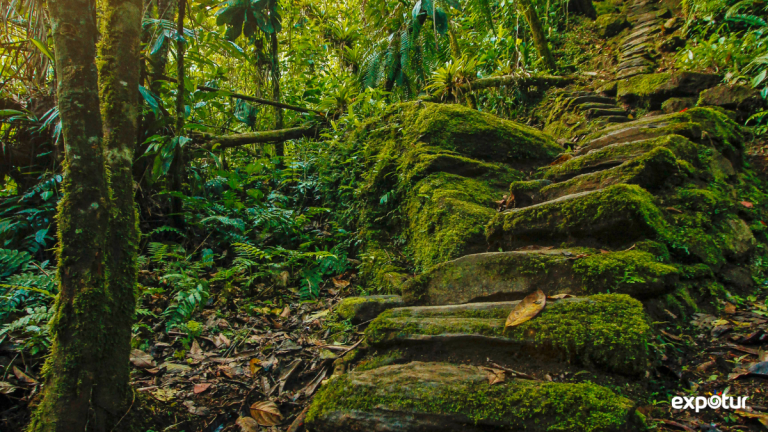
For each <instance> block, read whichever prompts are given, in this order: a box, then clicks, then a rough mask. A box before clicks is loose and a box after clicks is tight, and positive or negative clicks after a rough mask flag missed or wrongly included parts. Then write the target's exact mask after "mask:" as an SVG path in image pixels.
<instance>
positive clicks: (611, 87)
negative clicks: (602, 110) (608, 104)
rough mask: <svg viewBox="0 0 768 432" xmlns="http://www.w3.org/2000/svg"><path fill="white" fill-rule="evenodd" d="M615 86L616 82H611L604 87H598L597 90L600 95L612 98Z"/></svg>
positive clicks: (614, 94)
mask: <svg viewBox="0 0 768 432" xmlns="http://www.w3.org/2000/svg"><path fill="white" fill-rule="evenodd" d="M617 85H618V84H617V82H616V81H611V82H609V83H607V84H605V85H604V86H602V87H600V89H598V91H599V92H600V93H602V94H604V95H606V96H609V97H611V98H613V97H615V96H616V86H617Z"/></svg>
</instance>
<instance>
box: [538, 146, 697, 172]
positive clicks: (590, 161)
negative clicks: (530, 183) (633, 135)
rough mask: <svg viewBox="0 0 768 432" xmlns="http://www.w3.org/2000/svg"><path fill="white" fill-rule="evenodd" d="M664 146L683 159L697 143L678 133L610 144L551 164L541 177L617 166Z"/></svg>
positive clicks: (691, 154) (692, 150) (692, 156)
mask: <svg viewBox="0 0 768 432" xmlns="http://www.w3.org/2000/svg"><path fill="white" fill-rule="evenodd" d="M657 147H665V148H668V149H670V150H671V151H672V152H673V153H674V154H675V155H676V156H677V157H681V158H683V159H686V160H691V159H693V158H694V157H695V156H696V154H697V152H698V150H697V145H696V144H694V143H693V142H691V141H690V140H688V139H686V138H685V137H683V136H680V135H665V136H661V137H658V138H653V139H648V140H637V141H629V142H622V143H617V144H611V145H607V146H604V147H602V148H599V149H596V150H592V151H589V152H587V153H585V154H582V155H580V156H576V157H573V158H571V159H569V160H567V161H564V162H562V163H559V164H557V165H551V166H549V167H547V168H545V169H543V170H542V171H541V174H542V176H543V177H544V178H547V179H549V180H553V181H564V180H568V179H570V178H572V177H575V176H577V175H579V174H584V173H588V172H592V171H598V170H604V169H608V168H613V167H615V166H618V165H621V164H623V163H624V162H627V161H629V160H632V159H634V158H636V157H638V156H640V155H642V154H644V153H647V152H649V151H651V150H653V149H654V148H657Z"/></svg>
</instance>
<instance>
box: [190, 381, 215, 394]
mask: <svg viewBox="0 0 768 432" xmlns="http://www.w3.org/2000/svg"><path fill="white" fill-rule="evenodd" d="M211 385H212V384H211V383H200V384H195V388H194V389H193V390H192V391H193V392H194V393H195V394H200V393H202V392H204V391H206V390H208V389H209V388H211Z"/></svg>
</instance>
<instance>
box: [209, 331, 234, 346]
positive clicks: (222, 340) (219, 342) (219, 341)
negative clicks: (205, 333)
mask: <svg viewBox="0 0 768 432" xmlns="http://www.w3.org/2000/svg"><path fill="white" fill-rule="evenodd" d="M213 343H215V344H216V348H221V347H227V348H229V345H230V343H231V342H230V341H229V339H227V337H226V336H224V333H219V334H217V335H216V336H214V337H213Z"/></svg>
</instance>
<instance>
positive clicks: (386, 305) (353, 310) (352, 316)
mask: <svg viewBox="0 0 768 432" xmlns="http://www.w3.org/2000/svg"><path fill="white" fill-rule="evenodd" d="M404 305H405V304H404V303H403V299H402V298H401V297H400V296H398V295H372V296H365V297H347V298H345V299H344V300H342V301H341V302H340V303H339V304H338V305H336V309H335V312H336V315H337V316H338V317H339V318H340V319H341V320H350V321H351V322H352V324H360V323H362V322H366V321H370V320H372V319H374V318H376V317H377V316H378V315H379V314H380V313H382V312H384V311H385V310H388V309H392V308H396V307H401V306H404Z"/></svg>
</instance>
